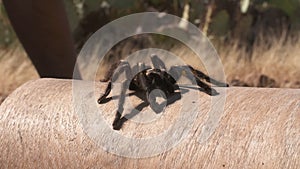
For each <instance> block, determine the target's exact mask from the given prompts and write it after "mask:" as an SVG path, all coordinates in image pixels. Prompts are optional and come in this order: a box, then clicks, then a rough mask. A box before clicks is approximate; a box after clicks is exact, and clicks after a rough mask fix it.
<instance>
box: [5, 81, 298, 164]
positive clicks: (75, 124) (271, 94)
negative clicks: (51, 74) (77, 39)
mask: <svg viewBox="0 0 300 169" xmlns="http://www.w3.org/2000/svg"><path fill="white" fill-rule="evenodd" d="M105 85H106V84H105V83H99V84H98V83H97V84H96V86H97V87H96V92H95V94H94V93H89V94H88V95H87V96H86V97H87V98H92V99H91V100H92V101H89V102H91V104H94V105H96V106H98V108H101V109H102V110H104V113H103V114H102V115H101V114H100V113H99V116H103V117H104V118H103V119H105V121H106V123H105V125H103V124H102V126H101V125H100V128H106V129H110V130H109V131H110V132H107V133H101V132H102V130H100V131H98V132H97V131H94V130H93V129H91V128H87V127H86V126H85V125H86V124H85V123H84V122H82V121H81V120H82V119H81V118H80V115H79V114H78V113H76V108H84V105H80V102H76V103H75V104H77V105H74V102H73V101H74V97H72V93H73V92H72V81H71V80H57V79H40V80H36V81H30V82H28V83H26V84H24V85H23V86H21V87H20V88H18V89H17V90H16V91H14V92H13V93H12V94H11V95H9V96H8V98H7V99H6V100H5V101H4V102H3V103H2V104H1V107H0V133H1V134H0V140H1V142H0V151H1V155H0V168H300V160H299V159H300V90H299V89H260V88H236V87H229V88H227V89H226V102H225V107H224V112H223V114H222V116H220V119H219V121H218V125H217V126H216V127H215V129H214V130H213V132H212V133H211V135H210V136H209V137H208V138H206V139H204V140H202V141H201V134H203V132H204V131H205V130H203V129H204V128H205V124H210V123H206V120H207V118H208V116H209V115H208V114H209V112H210V109H211V107H210V106H214V104H211V102H210V100H211V98H212V97H215V96H208V95H206V94H201V99H202V101H201V105H198V106H199V108H200V109H199V110H201V113H200V114H199V115H198V116H196V119H195V121H194V122H193V124H191V125H190V130H189V132H188V134H186V135H184V134H183V135H184V138H182V140H180V142H178V144H176V145H174V146H172V147H171V148H169V149H163V148H164V147H159V146H158V144H161V142H151V143H153V144H149V145H146V149H145V150H143V151H145V152H148V150H151V151H149V152H152V150H157V149H163V150H164V151H162V152H161V153H156V154H153V155H151V154H150V155H149V154H148V155H149V156H148V157H145V156H141V157H143V158H139V157H138V156H136V157H133V156H130V154H129V155H128V156H127V157H126V155H124V154H122V152H120V154H118V150H119V149H120V150H121V149H122V147H125V150H128V152H127V153H132V152H134V151H139V150H138V147H139V146H140V145H139V144H136V146H137V147H132V145H135V144H131V142H127V143H126V144H123V143H125V142H122V141H120V140H118V139H115V140H110V139H107V144H108V145H115V144H116V143H117V144H119V145H120V146H119V147H117V148H116V150H113V147H109V146H107V147H105V146H101V145H99V142H101V140H98V141H99V142H97V140H96V139H94V138H91V137H90V136H91V135H90V133H91V132H95V133H98V135H100V136H101V138H110V137H111V136H112V135H117V136H120V138H123V137H125V138H135V139H133V140H138V139H141V138H142V139H141V140H143V138H146V137H155V136H157V135H159V133H160V132H162V131H164V130H165V129H166V128H168V127H169V126H170V125H172V124H173V123H174V120H172V119H174V118H176V117H178V113H177V112H178V110H180V109H179V108H178V107H180V106H182V105H180V101H176V102H175V103H174V104H171V105H169V106H167V108H166V109H165V112H163V113H162V114H159V115H158V116H159V118H158V120H156V121H155V120H154V121H151V122H148V123H147V124H137V122H136V121H131V120H128V121H127V122H125V123H124V125H123V127H122V129H121V130H120V131H115V130H112V129H111V128H112V127H111V123H112V121H113V118H114V115H115V111H116V105H115V103H117V101H118V99H116V98H113V100H111V101H109V102H107V103H105V104H101V105H98V104H97V103H96V98H97V97H98V96H100V93H103V91H104V89H105ZM220 89H221V88H217V91H220ZM82 91H83V92H84V91H85V89H84V88H82ZM73 94H74V93H73ZM221 94H222V93H221ZM112 95H113V94H112ZM73 96H74V95H73ZM128 97H129V96H128ZM130 97H131V96H130ZM132 99H133V98H132ZM93 100H94V101H93ZM134 101H135V100H134V99H133V102H134ZM83 102H85V101H84V100H83ZM78 104H79V105H78ZM74 107H75V109H74ZM145 109H148V108H145ZM86 115H87V116H88V115H89V113H88V112H87V114H86ZM80 121H81V122H80ZM98 124H99V123H97V121H95V123H94V125H95V126H97V125H98ZM91 126H93V125H91ZM91 126H89V127H91ZM98 127H99V126H98ZM149 128H150V129H149ZM103 131H104V130H103ZM177 134H178V133H177ZM181 134H182V133H181ZM96 135H97V134H96ZM174 135H176V133H174ZM171 137H173V135H172V136H171ZM165 139H166V140H167V139H170V138H165ZM171 139H172V138H171ZM102 141H103V140H102ZM109 141H110V142H109ZM168 143H169V142H168ZM129 144H130V145H129ZM160 146H161V145H160ZM122 151H123V149H122ZM116 152H117V153H116ZM153 152H156V151H153ZM140 153H143V152H141V151H140Z"/></svg>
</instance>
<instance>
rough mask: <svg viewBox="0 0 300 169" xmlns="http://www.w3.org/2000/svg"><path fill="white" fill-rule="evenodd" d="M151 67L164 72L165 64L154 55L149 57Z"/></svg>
mask: <svg viewBox="0 0 300 169" xmlns="http://www.w3.org/2000/svg"><path fill="white" fill-rule="evenodd" d="M150 58H151V62H152V65H153V67H154V68H155V69H160V70H164V71H165V70H166V65H165V63H164V62H163V61H162V60H161V59H160V58H159V57H158V56H157V55H155V54H152V55H151V56H150Z"/></svg>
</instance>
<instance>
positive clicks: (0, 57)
mask: <svg viewBox="0 0 300 169" xmlns="http://www.w3.org/2000/svg"><path fill="white" fill-rule="evenodd" d="M0 67H1V69H0V103H1V101H2V100H3V99H4V98H5V97H6V96H7V95H8V94H9V93H11V92H12V91H13V90H15V89H16V88H17V87H19V86H20V85H22V84H23V83H25V82H27V81H28V80H32V79H37V78H38V74H37V72H36V70H35V69H34V67H33V65H32V63H31V61H30V60H29V59H28V57H27V55H26V53H25V52H24V50H23V48H22V47H21V45H19V44H14V45H13V46H12V47H11V48H10V49H0Z"/></svg>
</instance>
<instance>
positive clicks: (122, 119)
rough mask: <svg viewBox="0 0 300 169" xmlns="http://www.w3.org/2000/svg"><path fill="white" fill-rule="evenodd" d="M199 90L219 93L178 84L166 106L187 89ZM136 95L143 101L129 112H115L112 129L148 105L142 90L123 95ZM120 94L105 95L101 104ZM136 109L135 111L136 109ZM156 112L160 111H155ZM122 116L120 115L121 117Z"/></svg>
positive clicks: (118, 126)
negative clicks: (124, 113) (123, 113)
mask: <svg viewBox="0 0 300 169" xmlns="http://www.w3.org/2000/svg"><path fill="white" fill-rule="evenodd" d="M191 89H192V90H199V91H201V92H204V93H206V94H209V95H211V96H215V95H218V94H219V93H218V92H216V91H215V90H214V91H212V93H207V92H206V91H205V90H204V89H201V88H199V87H191V86H182V85H181V86H178V90H179V91H175V93H173V94H171V95H170V96H169V97H168V98H167V100H166V106H168V105H171V104H173V103H175V102H176V101H177V100H180V99H181V94H185V93H187V92H189V90H191ZM133 95H134V96H136V97H138V98H139V99H141V100H142V101H143V102H142V103H140V104H138V105H137V106H135V107H134V109H133V110H131V112H130V113H128V114H126V115H124V116H122V115H121V114H120V113H118V112H117V113H116V119H118V121H114V129H117V130H119V129H121V128H122V126H123V124H124V123H125V122H126V121H128V120H130V119H132V118H133V117H134V116H136V115H137V114H138V113H139V112H141V111H142V110H143V109H144V108H146V107H148V106H149V105H150V103H149V102H148V100H147V99H146V93H145V92H142V91H134V92H131V93H128V94H126V95H125V97H129V96H133ZM119 97H120V96H112V97H107V98H105V99H103V100H102V102H101V104H104V103H107V102H109V101H111V100H113V99H118V98H119ZM136 110H137V111H136ZM156 113H157V114H159V113H161V112H156ZM121 116H122V117H121Z"/></svg>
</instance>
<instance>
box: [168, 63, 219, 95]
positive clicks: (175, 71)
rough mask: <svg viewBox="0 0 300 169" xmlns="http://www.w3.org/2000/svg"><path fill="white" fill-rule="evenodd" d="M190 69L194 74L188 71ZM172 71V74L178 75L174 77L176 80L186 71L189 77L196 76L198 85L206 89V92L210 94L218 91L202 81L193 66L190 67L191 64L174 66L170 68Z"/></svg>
mask: <svg viewBox="0 0 300 169" xmlns="http://www.w3.org/2000/svg"><path fill="white" fill-rule="evenodd" d="M188 70H190V71H191V72H192V73H193V76H192V75H191V74H190V73H187V72H189V71H188ZM194 70H195V69H194ZM170 72H171V74H172V75H176V77H174V78H175V79H176V80H178V79H179V78H180V77H181V76H182V74H183V73H184V72H185V75H186V76H187V78H188V79H190V80H192V79H193V77H194V78H195V80H196V83H197V85H198V86H199V87H200V88H202V89H204V92H205V93H207V94H209V95H215V94H217V93H218V92H217V91H216V90H215V89H213V88H211V87H210V86H209V85H208V84H206V83H204V82H202V81H201V78H200V77H198V75H197V74H195V73H194V71H193V68H192V69H190V66H172V67H171V69H170Z"/></svg>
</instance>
